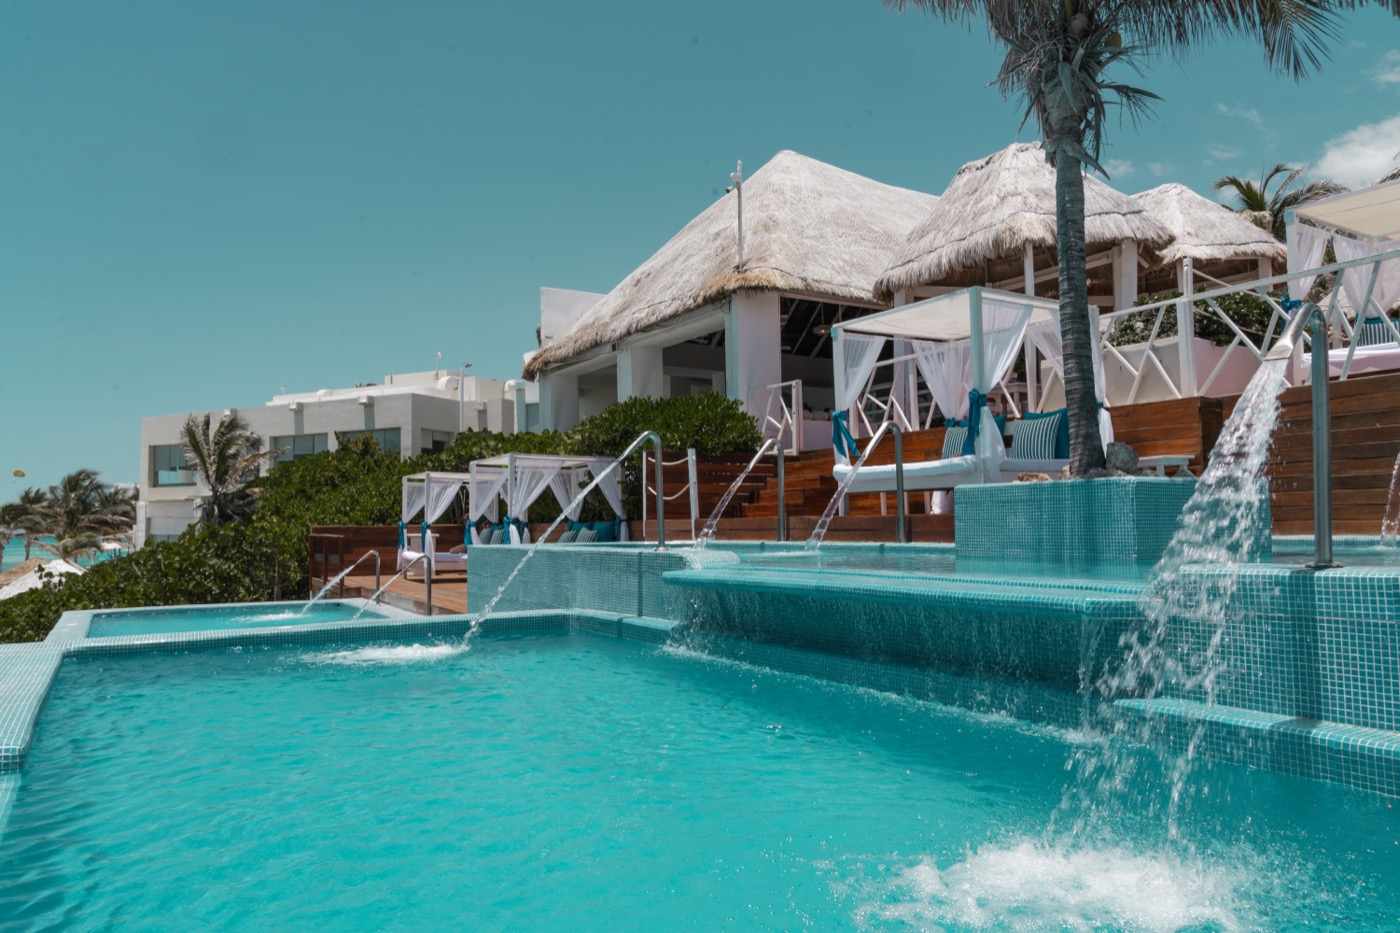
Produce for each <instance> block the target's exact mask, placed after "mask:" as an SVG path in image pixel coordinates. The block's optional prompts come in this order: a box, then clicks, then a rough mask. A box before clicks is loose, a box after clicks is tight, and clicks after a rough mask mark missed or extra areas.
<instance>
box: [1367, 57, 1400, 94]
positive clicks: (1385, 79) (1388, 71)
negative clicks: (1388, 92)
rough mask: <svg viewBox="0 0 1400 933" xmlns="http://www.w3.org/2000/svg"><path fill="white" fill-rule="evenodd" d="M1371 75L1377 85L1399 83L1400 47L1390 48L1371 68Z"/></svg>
mask: <svg viewBox="0 0 1400 933" xmlns="http://www.w3.org/2000/svg"><path fill="white" fill-rule="evenodd" d="M1371 77H1372V78H1373V79H1374V80H1375V82H1376V83H1377V84H1379V85H1382V86H1385V85H1393V84H1400V49H1391V50H1390V51H1389V52H1386V53H1385V54H1384V55H1382V56H1381V60H1380V61H1379V62H1378V63H1377V64H1376V67H1375V68H1372V69H1371Z"/></svg>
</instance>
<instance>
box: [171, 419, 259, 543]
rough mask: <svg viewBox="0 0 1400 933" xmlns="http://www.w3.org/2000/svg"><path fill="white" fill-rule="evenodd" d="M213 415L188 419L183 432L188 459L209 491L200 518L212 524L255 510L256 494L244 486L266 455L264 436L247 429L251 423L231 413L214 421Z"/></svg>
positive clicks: (200, 506) (239, 517)
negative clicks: (263, 443) (263, 450)
mask: <svg viewBox="0 0 1400 933" xmlns="http://www.w3.org/2000/svg"><path fill="white" fill-rule="evenodd" d="M212 422H213V419H212V417H211V416H210V415H205V416H204V417H203V418H200V417H198V416H196V415H190V416H189V417H188V418H186V419H185V426H184V428H182V429H181V432H180V433H181V435H182V437H183V439H184V442H185V459H186V460H187V461H188V462H189V465H190V466H191V467H193V468H194V469H195V471H196V472H197V473H198V474H199V480H200V483H202V484H203V486H204V488H205V489H206V490H208V492H206V493H205V495H204V496H203V497H202V498H201V499H200V502H199V517H200V520H201V521H203V522H205V523H207V524H210V525H222V524H224V523H225V522H230V521H237V520H239V519H243V518H247V517H248V516H249V515H251V514H252V512H253V505H254V499H253V494H252V493H251V492H249V491H248V489H246V488H245V485H246V483H247V482H248V480H249V479H251V478H252V477H254V476H256V475H257V466H258V463H259V461H261V460H262V459H263V457H264V456H265V454H264V453H263V452H262V439H261V438H260V437H258V435H256V434H254V433H253V432H252V431H250V430H249V429H248V422H246V421H244V420H243V418H242V417H241V416H240V415H239V414H238V413H237V412H230V413H229V414H226V415H224V416H223V417H221V418H220V419H219V423H218V424H213V423H212Z"/></svg>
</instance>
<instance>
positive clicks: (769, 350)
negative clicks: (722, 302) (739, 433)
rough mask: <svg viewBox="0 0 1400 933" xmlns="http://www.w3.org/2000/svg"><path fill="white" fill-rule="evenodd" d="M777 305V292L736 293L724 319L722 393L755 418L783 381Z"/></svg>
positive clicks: (780, 327)
mask: <svg viewBox="0 0 1400 933" xmlns="http://www.w3.org/2000/svg"><path fill="white" fill-rule="evenodd" d="M781 304H782V302H781V298H780V296H779V295H778V293H777V292H755V291H741V292H736V293H735V294H734V295H733V296H731V297H730V299H729V310H728V311H727V312H726V313H725V316H724V371H725V391H726V392H727V393H728V395H729V397H730V398H732V399H737V400H738V401H740V402H742V403H743V405H744V408H745V409H746V410H747V411H748V413H749V414H751V415H753V416H754V417H755V418H762V417H763V410H764V407H765V405H766V403H767V401H768V387H769V386H770V385H772V384H774V383H776V382H781V381H782V379H783V357H782V333H781V330H782V326H781V314H780V307H781Z"/></svg>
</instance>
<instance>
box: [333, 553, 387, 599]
mask: <svg viewBox="0 0 1400 933" xmlns="http://www.w3.org/2000/svg"><path fill="white" fill-rule="evenodd" d="M371 557H373V558H374V589H375V591H376V592H378V590H379V564H380V560H379V548H370V549H369V550H368V551H365V552H364V553H363V554H361V555H360V556H359V557H357V558H356V559H355V560H354V561H352V562H351V563H350V567H349V568H348V569H347V570H343V571H341V573H343V574H345V577H348V576H350V571H351V570H354V569H355V568H356V567H358V566H360V565H361V564H363V563H364V562H365V561H366V560H367V559H368V558H371ZM345 577H341V578H340V595H341V596H344V595H345Z"/></svg>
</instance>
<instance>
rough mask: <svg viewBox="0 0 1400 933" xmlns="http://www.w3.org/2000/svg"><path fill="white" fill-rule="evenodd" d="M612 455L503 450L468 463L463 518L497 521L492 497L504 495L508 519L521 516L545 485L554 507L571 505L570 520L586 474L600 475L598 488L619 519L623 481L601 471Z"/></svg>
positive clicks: (575, 513)
mask: <svg viewBox="0 0 1400 933" xmlns="http://www.w3.org/2000/svg"><path fill="white" fill-rule="evenodd" d="M612 463H613V460H612V458H611V457H570V456H558V455H552V454H515V453H511V454H503V455H501V456H499V457H488V458H486V459H483V460H474V461H472V464H471V467H470V471H471V472H470V493H469V495H468V501H469V507H468V512H467V520H468V521H469V522H475V521H477V520H478V519H480V518H481V517H482V516H483V515H484V516H487V517H488V518H490V519H491V520H492V521H495V520H496V514H497V508H498V507H497V501H498V500H500V499H504V500H505V503H506V516H507V518H516V519H521V520H523V519H524V518H525V516H526V515H528V514H529V511H530V506H531V505H533V504H534V502H535V500H536V499H538V498H539V497H540V496H541V495H543V494H544V491H545V490H546V489H548V490H549V491H550V492H551V493H552V494H553V495H554V499H555V501H557V502H558V503H559V508H561V509H567V508H568V507H569V506H570V505H571V504H572V505H573V508H572V509H571V510H570V511H569V512H568V515H569V518H571V519H574V520H577V519H578V517H579V514H580V512H581V510H582V507H583V504H582V503H574V502H573V500H574V498H575V497H576V496H577V494H578V491H579V490H580V489H582V488H583V486H585V485H586V484H587V483H588V481H589V477H594V478H596V477H600V476H601V477H602V479H601V480H600V482H599V483H598V489H599V491H601V492H602V493H603V497H604V498H605V499H607V500H608V505H610V506H612V510H613V513H614V514H615V515H616V516H617V517H618V518H620V519H626V518H627V514H626V510H625V508H624V506H623V501H622V485H621V482H620V478H619V475H618V473H617V471H615V470H614V471H613V472H611V473H607V474H604V472H603V471H604V470H606V469H607V468H608V467H609V466H611V465H612Z"/></svg>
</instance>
